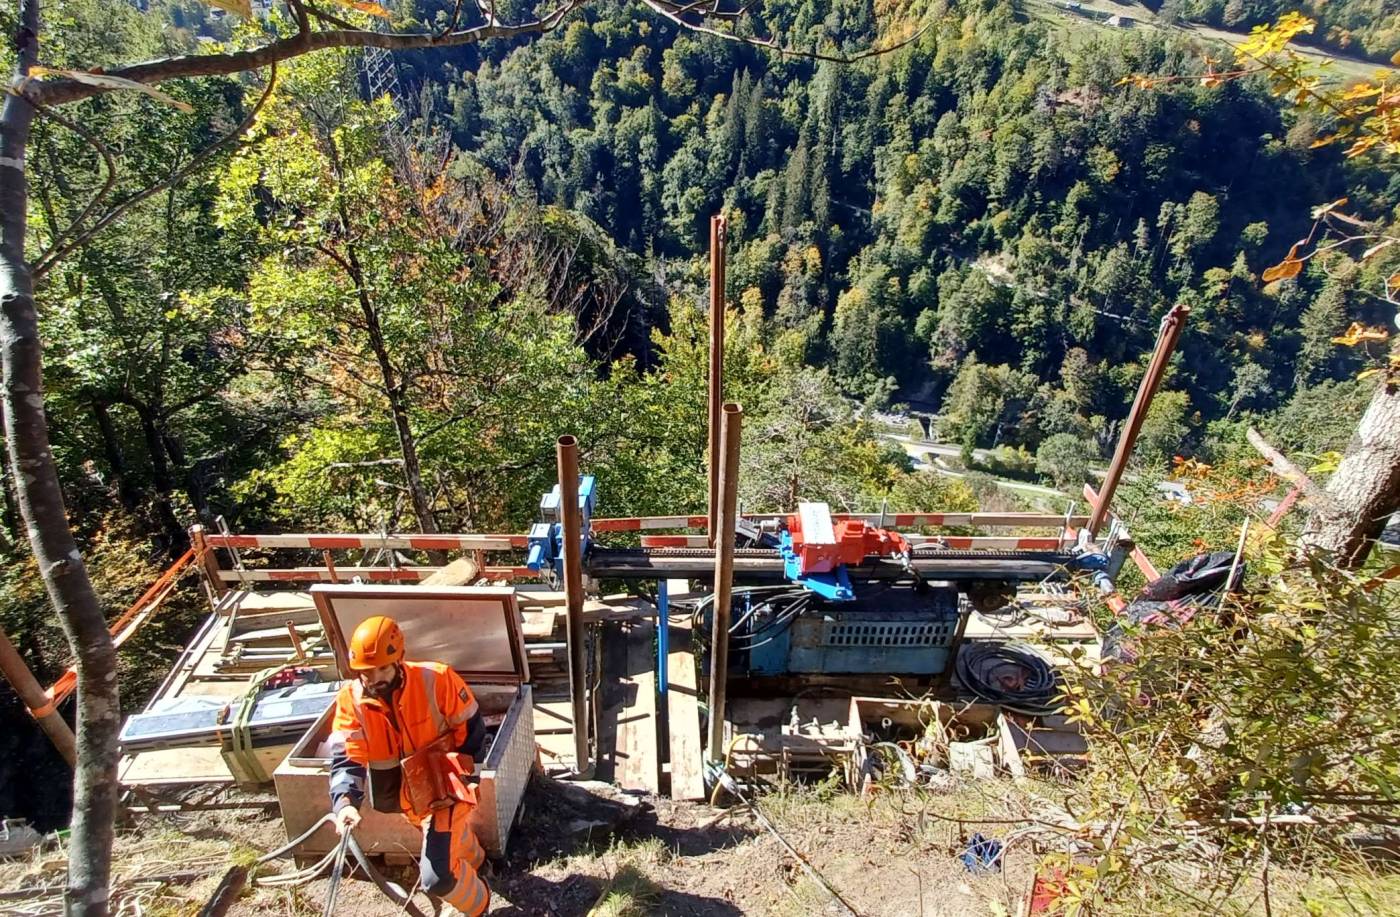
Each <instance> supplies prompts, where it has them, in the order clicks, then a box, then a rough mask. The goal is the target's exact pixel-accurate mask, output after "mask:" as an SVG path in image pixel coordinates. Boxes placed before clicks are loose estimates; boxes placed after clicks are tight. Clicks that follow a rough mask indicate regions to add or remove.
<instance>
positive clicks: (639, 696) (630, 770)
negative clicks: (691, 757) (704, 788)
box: [614, 621, 661, 793]
mask: <svg viewBox="0 0 1400 917" xmlns="http://www.w3.org/2000/svg"><path fill="white" fill-rule="evenodd" d="M626 634H627V671H626V673H625V675H624V683H625V684H627V685H628V686H629V689H635V690H629V691H628V695H629V696H628V698H627V703H626V704H625V705H624V706H623V708H622V710H621V712H620V715H619V716H618V721H617V745H616V751H615V753H614V760H615V762H616V768H615V773H614V779H615V780H616V782H617V784H618V786H621V787H622V788H623V789H629V790H644V791H646V792H648V793H659V792H660V791H661V765H660V756H659V755H658V754H657V748H656V745H657V741H656V740H657V722H656V669H655V665H656V663H655V646H654V644H655V639H656V625H654V624H652V623H651V622H650V621H635V622H633V623H632V624H631V625H630V626H629V627H628V628H627V630H626Z"/></svg>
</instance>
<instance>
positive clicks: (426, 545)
mask: <svg viewBox="0 0 1400 917" xmlns="http://www.w3.org/2000/svg"><path fill="white" fill-rule="evenodd" d="M204 540H205V542H206V543H207V544H208V545H209V547H211V548H314V549H317V550H338V549H349V550H355V549H365V550H377V549H379V548H387V549H390V550H399V551H405V550H406V551H509V550H512V549H515V548H519V549H521V550H524V548H525V547H526V544H527V542H528V541H529V538H528V536H526V535H411V534H405V535H356V534H327V535H312V534H287V535H205V536H204Z"/></svg>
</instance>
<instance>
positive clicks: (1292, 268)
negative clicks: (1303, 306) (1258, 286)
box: [1263, 242, 1303, 283]
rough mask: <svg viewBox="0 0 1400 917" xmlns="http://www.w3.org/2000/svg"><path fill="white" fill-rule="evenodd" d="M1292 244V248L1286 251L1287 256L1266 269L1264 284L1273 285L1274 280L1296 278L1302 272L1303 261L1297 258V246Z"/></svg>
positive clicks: (1295, 243)
mask: <svg viewBox="0 0 1400 917" xmlns="http://www.w3.org/2000/svg"><path fill="white" fill-rule="evenodd" d="M1299 244H1300V243H1298V242H1294V243H1293V247H1292V248H1290V249H1289V250H1288V256H1287V257H1286V258H1284V259H1283V260H1282V261H1280V262H1279V263H1278V264H1275V265H1274V266H1273V267H1271V268H1268V269H1266V270H1265V271H1264V273H1263V279H1264V282H1265V283H1273V282H1274V281H1275V280H1283V279H1285V278H1287V277H1297V276H1298V275H1299V274H1301V273H1302V272H1303V260H1302V259H1301V258H1299V257H1298V245H1299Z"/></svg>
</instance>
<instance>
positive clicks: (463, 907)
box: [418, 802, 491, 917]
mask: <svg viewBox="0 0 1400 917" xmlns="http://www.w3.org/2000/svg"><path fill="white" fill-rule="evenodd" d="M474 808H475V806H473V805H471V804H469V803H465V802H459V803H456V804H454V805H453V806H452V807H451V808H443V809H438V810H437V811H435V812H434V813H433V815H432V818H430V819H429V820H428V821H426V822H425V823H424V826H423V857H422V859H421V861H420V862H419V864H418V868H419V870H420V872H421V880H420V881H421V884H422V886H423V890H424V891H426V892H427V893H428V894H430V895H433V896H434V897H437V898H441V899H442V900H443V901H445V902H446V903H448V904H450V905H452V906H453V907H454V908H456V909H457V910H458V911H460V912H461V913H463V914H466V915H467V917H477V915H478V914H484V913H486V907H487V905H489V904H490V903H491V891H490V889H488V888H487V887H486V883H485V882H483V881H481V877H480V876H478V875H477V870H478V869H480V868H481V864H482V863H483V862H485V861H486V851H485V850H483V849H482V848H481V843H480V842H479V841H478V840H477V839H476V832H474V831H472V828H471V814H472V810H473V809H474Z"/></svg>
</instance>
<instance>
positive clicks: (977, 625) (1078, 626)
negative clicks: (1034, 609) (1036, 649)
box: [963, 611, 1099, 642]
mask: <svg viewBox="0 0 1400 917" xmlns="http://www.w3.org/2000/svg"><path fill="white" fill-rule="evenodd" d="M1006 617H1007V619H1008V620H1015V616H1013V615H1008V616H1006ZM1098 636H1099V634H1098V631H1096V630H1095V629H1094V625H1093V623H1092V622H1091V621H1088V620H1080V621H1076V622H1074V623H1072V624H1070V623H1066V624H1058V623H1054V624H1049V623H1046V622H1044V621H1040V620H1037V619H1036V618H1035V617H1034V616H1030V617H1026V618H1023V619H1022V620H1020V621H1018V622H1016V623H1014V624H1007V623H1004V622H1003V621H1001V620H998V616H996V615H991V616H987V615H983V614H981V613H980V612H976V611H974V612H972V614H971V615H969V616H968V619H967V630H966V631H964V633H963V639H964V640H1034V641H1043V640H1068V641H1083V642H1091V641H1095V640H1097V639H1098Z"/></svg>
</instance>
